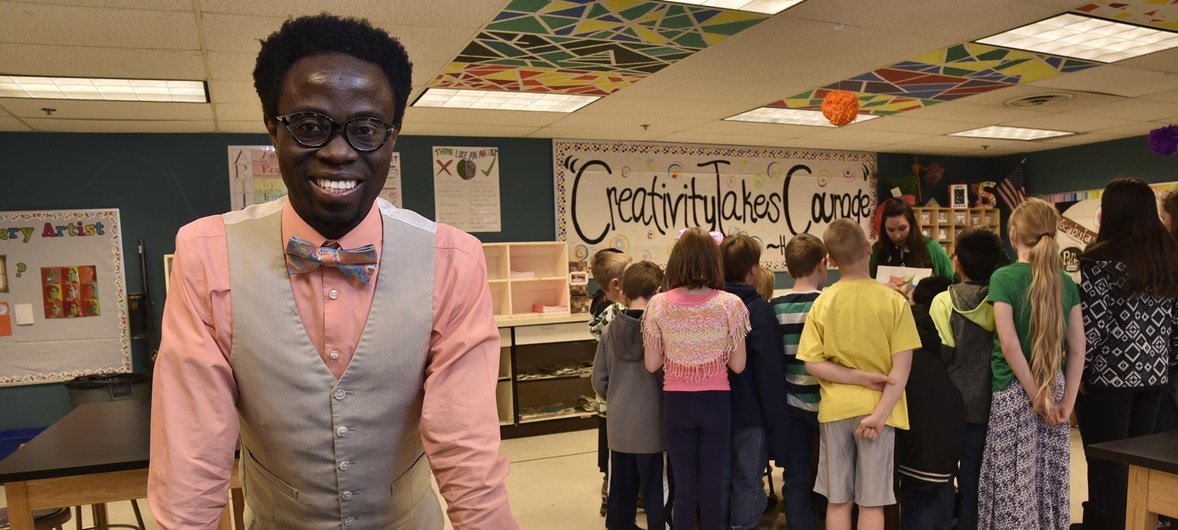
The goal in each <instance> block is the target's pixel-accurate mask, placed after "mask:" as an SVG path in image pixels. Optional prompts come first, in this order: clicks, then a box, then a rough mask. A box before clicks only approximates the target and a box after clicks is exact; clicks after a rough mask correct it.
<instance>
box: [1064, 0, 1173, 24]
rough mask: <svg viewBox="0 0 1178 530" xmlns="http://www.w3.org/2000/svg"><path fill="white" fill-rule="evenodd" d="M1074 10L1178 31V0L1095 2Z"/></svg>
mask: <svg viewBox="0 0 1178 530" xmlns="http://www.w3.org/2000/svg"><path fill="white" fill-rule="evenodd" d="M1073 11H1075V12H1077V13H1084V14H1086V15H1092V16H1094V17H1100V18H1107V19H1109V20H1116V21H1119V22H1127V23H1129V24H1138V25H1141V26H1150V27H1153V28H1157V29H1167V30H1170V31H1178V1H1176V0H1130V1H1128V2H1093V3H1091V4H1087V5H1084V6H1081V7H1078V8H1076V9H1073Z"/></svg>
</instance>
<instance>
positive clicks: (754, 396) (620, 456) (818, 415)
mask: <svg viewBox="0 0 1178 530" xmlns="http://www.w3.org/2000/svg"><path fill="white" fill-rule="evenodd" d="M1057 221H1058V214H1057V213H1056V211H1055V209H1054V207H1052V206H1051V205H1049V204H1047V203H1045V202H1043V201H1039V200H1036V199H1030V200H1028V201H1026V202H1025V203H1023V205H1022V206H1020V207H1019V208H1018V209H1016V210H1015V211H1014V212H1013V214H1012V216H1011V218H1010V226H1011V230H1010V231H1011V242H1012V244H1013V246H1014V248H1015V250H1016V251H1017V252H1018V262H1016V263H1014V264H1011V265H1007V264H1006V262H1005V259H1004V257H1005V251H1004V250H1003V245H1002V241H1001V240H1000V239H999V238H998V236H997V235H996V234H994V233H993V232H990V231H988V230H985V229H969V230H966V231H964V232H963V233H962V234H961V235H960V236H959V237H958V241H957V246H956V252H955V255H954V256H953V257H952V259H951V263H952V267H953V271H954V273H955V275H956V276H957V277H958V278H960V280H961V281H960V282H959V283H955V284H952V285H950V281H951V280H949V279H948V278H944V277H937V276H934V277H932V278H930V279H926V280H924V281H922V282H921V283H920V285H918V288H917V290H916V292H915V293H914V300H913V302H914V305H913V304H910V301H909V300H908V299H907V298H905V297H904V295H902V294H900V293H899V292H898V290H896V289H894V288H890V287H889V286H888V285H886V284H883V283H880V282H878V281H877V280H876V279H874V278H872V277H871V274H870V272H869V271H870V262H871V259H872V256H873V254H872V248H871V245H870V244H869V242H868V240H867V238H866V236H865V234H864V233H863V230H862V229H861V227H860V226H859V225H858V224H856V223H855V222H853V221H850V220H845V219H844V220H836V221H834V222H833V223H831V224H830V225H829V227H828V228H827V230H826V231H825V233H824V234H823V238H822V239H821V240H820V239H819V238H817V237H815V236H813V235H809V234H800V235H798V236H796V237H794V238H793V239H792V240H791V241H790V242H789V243H788V244H787V246H786V247H785V249H784V254H785V261H786V267H787V270H788V272H789V274H790V275H791V276H792V277H793V278H794V285H793V288H792V289H791V290H790V291H789V292H788V293H787V294H785V295H783V296H779V297H774V298H772V299H769V300H767V299H766V298H767V297H766V296H764V295H762V294H759V293H758V291H757V289H756V285H757V283H758V282H759V281H762V280H763V279H764V276H765V272H764V271H763V270H762V269H761V268H760V266H759V262H760V253H761V249H760V246H759V245H758V244H757V243H756V241H755V240H753V239H751V238H749V237H748V236H745V235H736V236H729V237H726V238H723V241H720V240H719V237H714V236H713V235H712V234H708V233H707V232H704V231H702V230H699V229H688V230H686V231H684V232H683V233H682V234H681V235H680V238H679V241H678V242H677V243H676V245H675V247H674V248H673V249H672V253H671V256H670V258H669V260H668V264H667V270H666V272H665V275H664V273H663V272H662V271H660V270H659V268H658V267H657V266H656V265H654V264H652V263H650V262H646V261H643V262H638V263H634V264H630V263H629V259H628V258H626V257H625V256H624V255H622V254H619V253H616V252H605V253H598V254H597V255H596V256H595V257H594V264H593V267H592V270H593V273H594V277H595V280H596V281H597V282H598V284H599V285H601V286H602V287H603V289H604V290H605V291H606V293H607V295H608V296H610V297H611V299H612V300H613V301H614V302H616V304H617V306H616V307H614V308H612V309H608V310H605V312H601V313H598V314H599V315H608V314H610V313H612V314H613V316H612V318H609V317H606V318H602V317H600V316H597V317H595V318H594V323H593V325H594V326H596V327H598V328H603V329H604V331H603V332H602V334H601V339H600V341H601V342H600V344H599V347H598V351H597V357H596V360H595V366H594V377H593V384H594V388H595V390H596V391H597V392H598V393H599V394H600V395H601V396H603V397H604V398H605V399H606V402H608V403H609V404H610V411H609V414H608V420H607V427H608V429H607V430H608V437H607V438H608V447H609V458H608V460H609V473H608V476H609V478H608V481H609V488H608V493H609V495H608V506H607V517H606V526H607V528H614V529H618V528H627V529H628V528H633V525H634V518H635V511H636V499H637V498H638V491H639V490H640V489H641V491H642V497H643V504H644V507H645V511H646V515H647V528H649V529H654V528H666V527H668V525H669V523H670V521H672V520H673V521H675V522H676V523H677V525H678V526H679V527H681V528H691V527H694V526H695V525H696V523H697V522H698V525H699V527H700V528H705V529H715V528H756V525H757V520H758V519H759V518H760V515H761V514H762V513H763V511H764V510H765V508H766V504H765V500H766V497H765V493H764V488H763V485H762V477H763V474H764V471H765V468H766V464H767V463H768V462H770V461H773V462H776V463H777V465H779V466H781V467H783V468H784V474H783V475H784V479H785V484H784V488H783V500H784V502H783V508H784V513H785V517H786V521H787V524H788V525H789V527H790V528H791V530H792V529H803V530H804V529H811V528H815V515H816V513H821V511H822V510H823V509H824V510H825V519H826V528H828V529H830V530H839V529H849V528H851V525H852V521H853V519H855V518H857V519H858V528H861V529H865V528H883V527H884V507H885V506H887V505H891V504H896V502H897V497H899V501H900V521H901V525H902V526H903V527H904V528H920V529H929V528H946V529H947V528H950V527H951V525H952V524H953V523H952V522H953V519H954V514H955V512H957V528H1002V529H1005V528H1057V529H1062V528H1067V526H1068V522H1069V521H1068V519H1069V513H1068V498H1069V497H1068V463H1069V462H1068V459H1069V455H1068V418H1069V416H1070V414H1071V409H1072V406H1073V404H1074V403H1075V400H1076V394H1077V390H1078V383H1079V377H1080V370H1081V369H1082V367H1083V360H1084V357H1083V356H1084V332H1083V319H1082V318H1080V317H1079V295H1078V290H1077V287H1076V284H1075V283H1074V282H1073V281H1072V280H1071V278H1070V277H1069V276H1067V275H1066V274H1064V273H1063V272H1062V271H1061V263H1059V252H1058V248H1057V247H1056V245H1055V242H1054V235H1055V226H1056V223H1057ZM828 265H829V266H834V267H837V268H838V272H839V278H838V281H836V282H835V283H834V284H832V285H830V286H827V287H825V288H824V284H825V283H826V275H827V267H828ZM1026 293H1030V298H1028V297H1027V296H1026ZM1028 300H1036V301H1037V303H1035V304H1031V303H1029V302H1028ZM1042 302H1046V303H1042ZM606 324H608V325H606ZM1065 350H1066V352H1067V355H1066V358H1065V357H1064V351H1065ZM1032 352H1035V354H1032ZM1041 352H1045V353H1041ZM1065 371H1066V375H1065ZM815 440H817V444H818V447H819V450H818V458H817V467H816V468H813V467H812V456H811V455H812V453H813V448H814V444H815ZM664 450H665V451H666V453H665V455H666V457H669V464H668V458H665V457H664ZM672 470H673V473H668V472H669V471H672ZM668 475H671V476H672V477H673V480H668V479H667V476H668ZM955 482H956V484H957V485H958V487H959V489H960V493H959V495H955V493H954V487H953V485H954V483H955ZM811 492H814V493H817V494H819V495H820V496H821V497H819V496H815V495H812V494H811ZM956 497H959V498H960V501H959V502H960V506H959V507H957V502H958V501H955V498H956ZM822 498H825V502H823V501H822ZM856 507H857V509H856ZM697 517H698V519H697ZM684 521H687V523H686V524H684V523H683V522H684Z"/></svg>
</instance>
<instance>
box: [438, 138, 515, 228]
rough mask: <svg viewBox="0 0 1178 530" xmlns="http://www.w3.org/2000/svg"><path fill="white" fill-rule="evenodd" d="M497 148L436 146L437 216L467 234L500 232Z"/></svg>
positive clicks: (440, 221) (439, 219)
mask: <svg viewBox="0 0 1178 530" xmlns="http://www.w3.org/2000/svg"><path fill="white" fill-rule="evenodd" d="M501 164H502V163H501V162H500V161H499V148H498V147H445V146H441V147H439V146H434V164H433V171H434V212H435V215H436V216H437V219H435V220H436V221H437V222H439V223H446V224H448V225H451V226H454V227H457V228H459V229H461V230H464V231H467V232H498V231H500V230H501V229H502V227H501V224H500V214H499V204H500V200H499V166H500V165H501Z"/></svg>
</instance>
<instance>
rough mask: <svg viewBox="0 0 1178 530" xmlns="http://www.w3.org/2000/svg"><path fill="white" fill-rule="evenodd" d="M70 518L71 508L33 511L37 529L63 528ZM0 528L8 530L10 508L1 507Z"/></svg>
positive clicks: (58, 529) (53, 529) (57, 529)
mask: <svg viewBox="0 0 1178 530" xmlns="http://www.w3.org/2000/svg"><path fill="white" fill-rule="evenodd" d="M69 520H70V510H69V508H57V509H53V510H38V511H36V512H33V525H35V526H34V528H36V529H37V530H51V529H52V530H62V528H63V527H64V526H65V524H66V523H68V522H69ZM0 529H3V530H8V508H0Z"/></svg>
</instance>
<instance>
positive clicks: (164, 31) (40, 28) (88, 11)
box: [0, 2, 199, 50]
mask: <svg viewBox="0 0 1178 530" xmlns="http://www.w3.org/2000/svg"><path fill="white" fill-rule="evenodd" d="M0 35H3V36H4V37H3V39H4V41H5V42H16V43H25V44H50V45H67V46H102V47H108V48H153V49H163V50H195V49H198V48H199V41H198V39H197V35H196V20H195V16H194V15H193V13H192V12H191V11H189V12H178V11H154V10H127V9H111V8H99V7H72V6H62V5H48V4H30V3H24V2H19V3H18V2H0Z"/></svg>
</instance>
